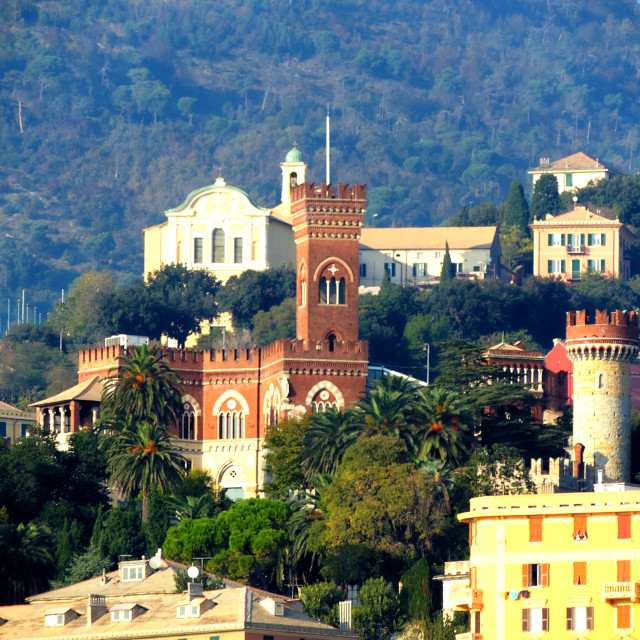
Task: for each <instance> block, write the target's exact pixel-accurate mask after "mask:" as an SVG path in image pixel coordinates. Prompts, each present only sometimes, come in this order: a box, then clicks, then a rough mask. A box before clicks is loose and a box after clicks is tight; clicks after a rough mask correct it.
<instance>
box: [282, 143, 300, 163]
mask: <svg viewBox="0 0 640 640" xmlns="http://www.w3.org/2000/svg"><path fill="white" fill-rule="evenodd" d="M284 161H285V162H302V154H301V153H300V149H298V147H295V146H294V147H293V149H291V151H289V153H287V155H286V157H285V159H284Z"/></svg>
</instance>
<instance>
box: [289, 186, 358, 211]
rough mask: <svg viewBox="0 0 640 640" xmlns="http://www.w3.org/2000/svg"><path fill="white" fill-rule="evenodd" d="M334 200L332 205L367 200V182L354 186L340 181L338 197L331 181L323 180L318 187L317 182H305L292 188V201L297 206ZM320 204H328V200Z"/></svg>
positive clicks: (293, 205)
mask: <svg viewBox="0 0 640 640" xmlns="http://www.w3.org/2000/svg"><path fill="white" fill-rule="evenodd" d="M310 200H311V201H327V200H330V201H332V206H335V205H336V204H337V203H338V202H344V203H352V202H355V201H360V202H366V200H367V185H366V184H354V185H353V187H352V186H350V185H349V184H348V183H347V184H342V183H340V182H339V183H338V194H337V197H336V190H335V189H334V187H333V185H332V184H331V183H329V184H325V183H324V182H322V183H321V184H320V186H319V187H316V185H315V182H303V183H302V184H299V185H296V186H295V187H292V189H291V203H292V207H294V208H295V204H296V203H300V202H306V203H307V204H308V202H309V201H310ZM319 204H325V205H326V204H327V203H326V202H324V203H323V202H319Z"/></svg>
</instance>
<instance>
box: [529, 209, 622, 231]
mask: <svg viewBox="0 0 640 640" xmlns="http://www.w3.org/2000/svg"><path fill="white" fill-rule="evenodd" d="M577 222H580V223H585V225H586V226H588V225H593V224H595V225H598V226H607V225H608V226H614V227H624V225H623V224H622V222H620V220H618V219H617V218H616V219H615V220H611V219H610V218H605V217H604V216H601V215H599V214H597V213H593V211H589V210H588V209H587V208H586V207H576V208H575V209H573V210H572V211H567V212H566V213H560V214H559V215H557V216H552V215H550V214H547V216H546V218H544V220H534V221H533V223H532V224H531V225H529V226H533V225H535V226H539V225H548V226H553V225H558V224H566V223H577ZM625 229H626V227H625Z"/></svg>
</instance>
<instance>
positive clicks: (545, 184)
mask: <svg viewBox="0 0 640 640" xmlns="http://www.w3.org/2000/svg"><path fill="white" fill-rule="evenodd" d="M561 210H562V201H561V200H560V195H559V194H558V179H557V178H556V177H555V176H554V175H553V174H552V173H545V174H544V175H541V176H540V177H539V178H538V181H537V182H536V183H535V184H534V185H533V194H532V196H531V204H530V205H529V211H530V212H531V215H532V216H536V217H537V218H539V219H542V218H544V216H545V215H546V214H547V213H550V214H551V215H552V216H555V215H557V214H558V213H560V211H561Z"/></svg>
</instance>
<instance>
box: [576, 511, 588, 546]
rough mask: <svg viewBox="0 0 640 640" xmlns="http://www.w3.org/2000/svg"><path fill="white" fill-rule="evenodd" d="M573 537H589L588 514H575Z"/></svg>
mask: <svg viewBox="0 0 640 640" xmlns="http://www.w3.org/2000/svg"><path fill="white" fill-rule="evenodd" d="M573 539H574V540H586V539H587V516H582V515H580V516H573Z"/></svg>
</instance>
